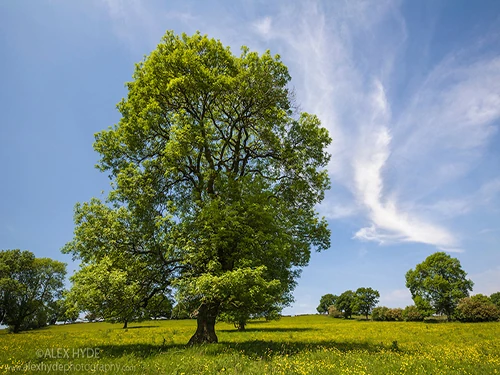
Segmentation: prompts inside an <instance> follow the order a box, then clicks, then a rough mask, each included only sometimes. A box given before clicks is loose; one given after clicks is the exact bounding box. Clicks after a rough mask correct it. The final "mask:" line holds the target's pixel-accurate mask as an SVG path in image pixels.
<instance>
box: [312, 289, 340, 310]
mask: <svg viewBox="0 0 500 375" xmlns="http://www.w3.org/2000/svg"><path fill="white" fill-rule="evenodd" d="M337 298H338V297H337V296H336V295H334V294H330V293H329V294H325V295H324V296H322V297H321V299H320V301H319V305H318V307H316V310H317V311H318V312H319V313H320V314H329V312H328V308H329V307H330V306H333V305H335V301H336V300H337Z"/></svg>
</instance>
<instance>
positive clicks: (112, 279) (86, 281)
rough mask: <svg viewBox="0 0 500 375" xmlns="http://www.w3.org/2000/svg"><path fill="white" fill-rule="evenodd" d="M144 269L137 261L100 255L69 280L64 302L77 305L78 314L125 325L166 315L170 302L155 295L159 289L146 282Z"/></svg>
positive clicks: (147, 280)
mask: <svg viewBox="0 0 500 375" xmlns="http://www.w3.org/2000/svg"><path fill="white" fill-rule="evenodd" d="M146 269H147V266H146V265H145V264H142V263H141V262H140V261H139V260H136V261H134V262H123V263H120V262H119V261H118V260H117V258H115V259H111V258H110V257H109V256H104V257H102V258H101V259H100V260H99V262H95V263H90V264H89V265H87V266H84V267H82V268H81V269H80V270H79V271H78V272H77V273H75V274H74V275H73V276H72V277H71V281H72V283H73V286H72V288H71V290H70V291H69V292H68V293H67V296H66V297H67V303H68V304H70V305H73V306H77V308H76V310H78V311H87V312H90V313H92V315H94V316H95V319H97V318H101V319H106V320H109V321H112V322H122V323H125V324H126V323H127V322H131V321H134V320H141V319H149V318H151V317H157V316H159V315H160V316H161V314H163V313H166V314H167V316H170V315H171V309H172V306H171V305H172V304H171V302H170V301H169V300H168V298H167V297H166V296H164V295H161V294H159V293H160V291H161V290H160V289H159V287H158V285H157V284H155V283H154V282H152V281H151V280H150V279H148V274H147V273H146V272H145V271H144V270H146ZM165 298H166V301H165ZM165 302H166V304H165ZM164 310H166V311H164Z"/></svg>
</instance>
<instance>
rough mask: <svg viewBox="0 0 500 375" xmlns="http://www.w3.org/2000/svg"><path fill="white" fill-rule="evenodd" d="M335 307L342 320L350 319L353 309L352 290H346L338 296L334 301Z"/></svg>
mask: <svg viewBox="0 0 500 375" xmlns="http://www.w3.org/2000/svg"><path fill="white" fill-rule="evenodd" d="M335 307H336V308H337V310H339V311H341V312H342V314H343V315H344V318H346V319H347V318H350V317H351V316H352V313H353V307H354V292H353V291H352V290H346V291H345V292H344V293H342V294H341V295H340V296H338V298H337V299H336V301H335Z"/></svg>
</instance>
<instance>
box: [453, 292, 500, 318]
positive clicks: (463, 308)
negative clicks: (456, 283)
mask: <svg viewBox="0 0 500 375" xmlns="http://www.w3.org/2000/svg"><path fill="white" fill-rule="evenodd" d="M455 317H456V319H458V320H460V321H462V322H491V321H497V320H498V319H500V309H499V308H498V307H497V306H496V305H495V304H494V303H493V302H492V301H491V299H490V298H489V297H487V296H485V295H482V294H476V295H474V296H472V297H466V298H462V299H461V300H460V302H459V303H458V306H457V309H456V311H455Z"/></svg>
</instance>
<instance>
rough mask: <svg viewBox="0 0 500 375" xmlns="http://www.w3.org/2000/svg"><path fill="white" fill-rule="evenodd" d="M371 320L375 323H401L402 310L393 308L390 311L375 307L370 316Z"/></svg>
mask: <svg viewBox="0 0 500 375" xmlns="http://www.w3.org/2000/svg"><path fill="white" fill-rule="evenodd" d="M371 318H372V320H375V321H386V322H391V321H402V320H403V309H400V308H394V309H390V308H388V307H385V306H378V307H375V308H374V309H373V311H372V315H371Z"/></svg>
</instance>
